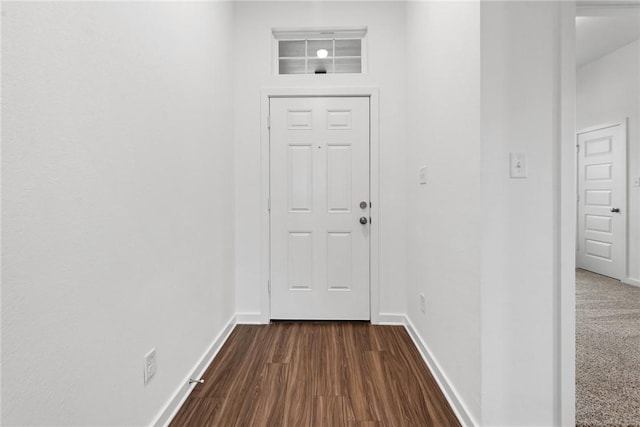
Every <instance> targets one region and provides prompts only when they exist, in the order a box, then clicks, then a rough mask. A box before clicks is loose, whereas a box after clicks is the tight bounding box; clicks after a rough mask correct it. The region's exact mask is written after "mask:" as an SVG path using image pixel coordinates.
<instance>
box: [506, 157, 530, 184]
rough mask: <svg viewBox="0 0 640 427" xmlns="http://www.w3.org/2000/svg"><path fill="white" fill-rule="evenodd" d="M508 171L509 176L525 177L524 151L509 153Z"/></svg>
mask: <svg viewBox="0 0 640 427" xmlns="http://www.w3.org/2000/svg"><path fill="white" fill-rule="evenodd" d="M509 171H510V176H511V178H526V177H527V155H526V154H525V153H509Z"/></svg>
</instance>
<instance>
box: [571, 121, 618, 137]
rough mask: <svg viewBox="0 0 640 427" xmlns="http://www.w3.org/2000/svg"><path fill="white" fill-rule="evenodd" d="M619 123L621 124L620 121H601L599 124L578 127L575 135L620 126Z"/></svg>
mask: <svg viewBox="0 0 640 427" xmlns="http://www.w3.org/2000/svg"><path fill="white" fill-rule="evenodd" d="M621 124H622V122H616V123H603V124H601V125H595V126H589V127H586V128H583V129H580V130H579V131H577V132H576V135H581V134H583V133H589V132H593V131H594V130H601V129H607V128H612V127H616V126H620V125H621Z"/></svg>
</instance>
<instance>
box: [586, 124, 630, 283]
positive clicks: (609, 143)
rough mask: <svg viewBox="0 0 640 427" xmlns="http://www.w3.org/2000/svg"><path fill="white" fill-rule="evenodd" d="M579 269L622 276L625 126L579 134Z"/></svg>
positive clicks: (625, 221)
mask: <svg viewBox="0 0 640 427" xmlns="http://www.w3.org/2000/svg"><path fill="white" fill-rule="evenodd" d="M578 146H579V148H578V150H579V151H578V242H577V260H576V264H577V266H578V267H579V268H583V269H585V270H589V271H593V272H594V273H599V274H602V275H605V276H609V277H613V278H615V279H618V280H621V279H623V278H624V277H625V276H626V253H627V251H626V247H627V241H626V235H627V203H626V200H627V198H626V193H627V186H626V181H627V167H626V166H627V160H626V158H627V138H626V126H625V124H618V125H615V126H609V127H605V128H601V129H597V130H592V131H589V132H583V133H579V134H578Z"/></svg>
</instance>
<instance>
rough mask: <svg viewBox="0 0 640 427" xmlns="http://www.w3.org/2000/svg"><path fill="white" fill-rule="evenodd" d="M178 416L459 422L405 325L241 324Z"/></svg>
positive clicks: (216, 420) (276, 422) (261, 422)
mask: <svg viewBox="0 0 640 427" xmlns="http://www.w3.org/2000/svg"><path fill="white" fill-rule="evenodd" d="M203 378H204V381H205V382H204V384H199V385H197V386H196V388H195V389H194V391H193V392H192V393H191V395H190V396H189V398H188V399H187V401H186V402H185V404H184V405H183V407H182V408H181V409H180V411H179V412H178V414H177V415H176V417H175V418H174V420H173V421H172V423H171V427H182V426H278V427H280V426H295V427H298V426H323V427H324V426H327V427H329V426H437V427H448V426H460V423H459V422H458V420H457V419H456V417H455V415H454V413H453V411H452V410H451V408H450V407H449V405H448V403H447V401H446V400H445V398H444V396H443V394H442V392H441V391H440V389H439V387H438V385H437V383H436V382H435V380H434V379H433V377H432V376H431V373H430V372H429V370H428V368H427V366H426V365H425V363H424V361H423V360H422V358H421V356H420V354H419V353H418V350H417V349H416V348H415V346H414V344H413V342H412V341H411V338H410V337H409V335H408V334H407V332H406V331H405V329H404V328H403V327H402V326H374V325H371V324H369V323H364V322H275V323H272V324H270V325H238V326H236V328H235V329H234V331H233V332H232V334H231V336H230V337H229V339H228V340H227V342H226V343H225V345H224V346H223V347H222V349H221V350H220V352H219V353H218V355H217V356H216V358H215V360H214V361H213V363H212V364H211V366H210V367H209V369H208V370H207V372H206V373H205V375H204V377H203Z"/></svg>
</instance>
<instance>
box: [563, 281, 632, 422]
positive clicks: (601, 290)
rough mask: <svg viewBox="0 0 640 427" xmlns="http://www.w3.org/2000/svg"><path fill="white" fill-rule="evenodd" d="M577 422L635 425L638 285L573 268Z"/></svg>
mask: <svg viewBox="0 0 640 427" xmlns="http://www.w3.org/2000/svg"><path fill="white" fill-rule="evenodd" d="M576 425H577V426H580V427H583V426H584V427H596V426H598V427H600V426H625V427H630V426H640V288H637V287H634V286H629V285H624V284H622V283H620V282H618V281H617V280H613V279H610V278H608V277H605V276H600V275H598V274H594V273H591V272H588V271H584V270H577V271H576Z"/></svg>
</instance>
